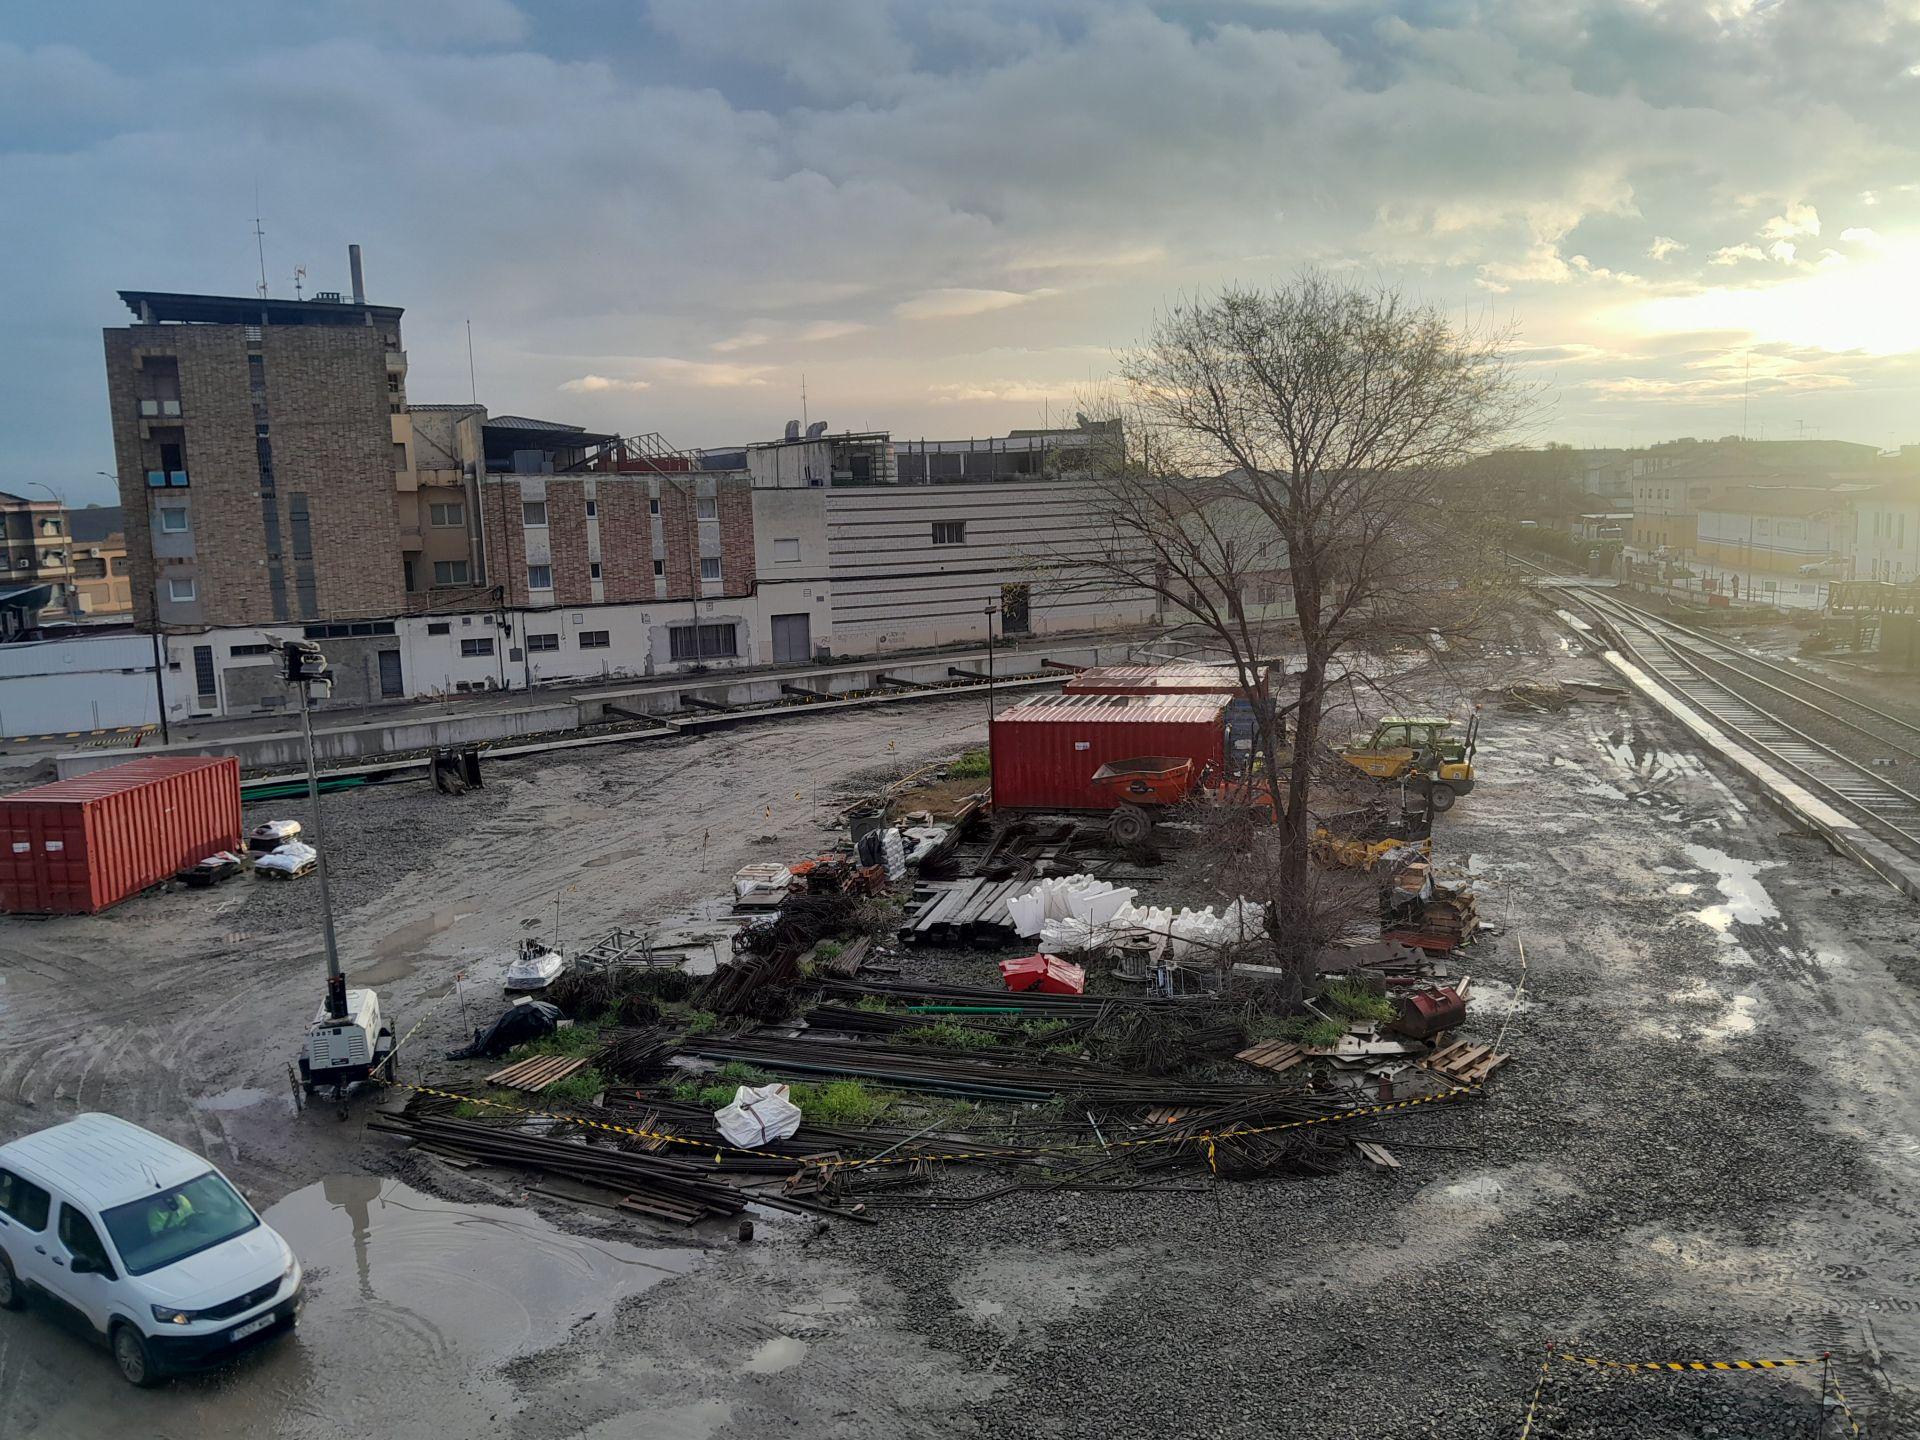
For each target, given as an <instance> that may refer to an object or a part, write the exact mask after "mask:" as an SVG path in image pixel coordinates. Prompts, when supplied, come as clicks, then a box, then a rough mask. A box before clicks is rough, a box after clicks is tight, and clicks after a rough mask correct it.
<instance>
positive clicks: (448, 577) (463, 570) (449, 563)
mask: <svg viewBox="0 0 1920 1440" xmlns="http://www.w3.org/2000/svg"><path fill="white" fill-rule="evenodd" d="M433 583H434V584H436V585H465V584H466V583H467V562H466V561H464V560H436V561H434V562H433Z"/></svg>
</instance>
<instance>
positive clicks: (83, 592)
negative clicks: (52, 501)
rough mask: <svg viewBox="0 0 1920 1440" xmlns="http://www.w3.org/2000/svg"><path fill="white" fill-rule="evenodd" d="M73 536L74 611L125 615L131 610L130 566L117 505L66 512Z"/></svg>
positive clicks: (85, 616)
mask: <svg viewBox="0 0 1920 1440" xmlns="http://www.w3.org/2000/svg"><path fill="white" fill-rule="evenodd" d="M67 529H68V530H69V531H70V532H71V533H72V539H73V598H74V615H75V617H76V618H79V619H88V618H93V617H100V616H107V617H111V618H114V619H124V618H126V617H127V616H129V615H131V614H132V613H133V567H132V566H131V565H130V564H129V563H128V562H127V539H126V536H125V534H124V533H122V528H121V520H120V507H119V506H118V505H89V506H87V507H86V508H85V509H82V510H70V511H68V512H67Z"/></svg>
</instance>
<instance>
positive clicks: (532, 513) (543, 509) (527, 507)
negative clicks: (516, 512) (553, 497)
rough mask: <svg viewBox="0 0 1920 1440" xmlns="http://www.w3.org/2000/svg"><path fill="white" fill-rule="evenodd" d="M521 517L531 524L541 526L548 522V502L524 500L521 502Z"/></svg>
mask: <svg viewBox="0 0 1920 1440" xmlns="http://www.w3.org/2000/svg"><path fill="white" fill-rule="evenodd" d="M520 518H521V519H522V520H523V521H524V522H525V523H526V524H527V525H529V526H535V527H537V526H541V525H544V524H546V523H547V502H546V501H544V500H523V501H521V502H520Z"/></svg>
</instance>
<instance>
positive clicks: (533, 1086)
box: [487, 1055, 587, 1095]
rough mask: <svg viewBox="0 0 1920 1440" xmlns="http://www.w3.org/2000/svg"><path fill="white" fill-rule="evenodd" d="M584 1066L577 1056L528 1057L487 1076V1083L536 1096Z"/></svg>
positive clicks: (583, 1062) (584, 1063) (583, 1061)
mask: <svg viewBox="0 0 1920 1440" xmlns="http://www.w3.org/2000/svg"><path fill="white" fill-rule="evenodd" d="M586 1064H587V1062H586V1060H585V1059H584V1058H583V1057H581V1056H578V1055H530V1056H528V1057H527V1058H526V1059H525V1060H520V1061H517V1062H515V1063H514V1064H512V1065H509V1066H507V1068H506V1069H504V1070H496V1071H494V1072H493V1074H491V1075H489V1076H487V1083H488V1084H489V1085H498V1086H500V1087H502V1088H503V1089H506V1090H524V1091H526V1092H527V1093H528V1094H531V1095H537V1094H538V1093H539V1092H540V1091H542V1090H544V1089H546V1088H547V1087H548V1086H549V1085H552V1084H554V1083H555V1082H557V1081H560V1080H564V1079H566V1078H567V1077H568V1076H569V1075H571V1074H573V1073H574V1072H575V1071H577V1070H583V1069H585V1068H586Z"/></svg>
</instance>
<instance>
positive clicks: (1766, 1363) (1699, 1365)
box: [1554, 1350, 1824, 1371]
mask: <svg viewBox="0 0 1920 1440" xmlns="http://www.w3.org/2000/svg"><path fill="white" fill-rule="evenodd" d="M1554 1358H1555V1359H1557V1360H1567V1361H1570V1362H1572V1363H1573V1364H1576V1365H1590V1366H1592V1367H1593V1368H1595V1369H1605V1370H1662V1371H1689V1370H1785V1369H1788V1368H1790V1367H1792V1366H1795V1365H1819V1364H1822V1363H1824V1361H1823V1360H1822V1359H1820V1358H1819V1357H1816V1358H1814V1359H1812V1360H1799V1359H1775V1360H1606V1359H1603V1358H1601V1357H1600V1356H1598V1355H1574V1354H1571V1353H1570V1352H1568V1351H1565V1350H1556V1351H1555V1352H1554Z"/></svg>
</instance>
